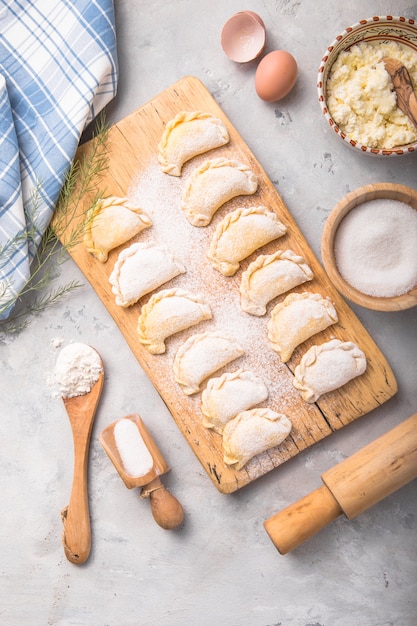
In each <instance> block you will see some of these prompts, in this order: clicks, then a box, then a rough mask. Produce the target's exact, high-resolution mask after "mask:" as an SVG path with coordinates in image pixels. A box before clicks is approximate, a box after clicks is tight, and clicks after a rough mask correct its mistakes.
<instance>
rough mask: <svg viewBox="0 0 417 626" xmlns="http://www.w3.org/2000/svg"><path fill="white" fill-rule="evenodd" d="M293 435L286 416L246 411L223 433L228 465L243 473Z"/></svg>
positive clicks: (234, 419)
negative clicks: (247, 466) (263, 455)
mask: <svg viewBox="0 0 417 626" xmlns="http://www.w3.org/2000/svg"><path fill="white" fill-rule="evenodd" d="M290 432H291V422H290V420H289V419H288V417H287V416H286V415H283V414H282V413H276V412H275V411H272V410H271V409H263V408H257V409H250V410H249V411H242V413H239V414H238V415H236V417H234V418H233V419H232V420H230V422H228V423H227V424H226V426H225V427H224V430H223V450H224V457H223V458H224V462H225V463H227V465H233V466H234V467H235V469H237V470H239V469H242V467H243V466H244V465H246V463H247V462H248V461H250V459H252V458H253V457H254V456H256V455H257V454H260V453H261V452H265V450H269V449H270V448H274V447H275V446H278V445H279V444H280V443H282V442H283V441H284V439H285V438H286V437H288V435H289V433H290Z"/></svg>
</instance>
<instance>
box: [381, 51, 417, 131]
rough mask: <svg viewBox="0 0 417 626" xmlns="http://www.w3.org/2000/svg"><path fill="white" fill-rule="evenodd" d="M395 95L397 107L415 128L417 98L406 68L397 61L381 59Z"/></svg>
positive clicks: (387, 58)
mask: <svg viewBox="0 0 417 626" xmlns="http://www.w3.org/2000/svg"><path fill="white" fill-rule="evenodd" d="M382 61H383V63H384V64H385V69H386V70H387V72H388V74H389V75H390V77H391V80H392V84H393V86H394V89H395V93H396V94H397V105H398V108H400V109H401V111H402V112H403V113H405V114H406V115H408V117H409V118H410V120H411V121H412V122H413V124H414V126H417V98H416V94H415V93H414V89H413V84H412V82H411V78H410V74H409V73H408V70H407V68H406V67H405V65H403V64H402V63H401V62H400V61H397V59H391V58H389V57H386V58H384V59H382Z"/></svg>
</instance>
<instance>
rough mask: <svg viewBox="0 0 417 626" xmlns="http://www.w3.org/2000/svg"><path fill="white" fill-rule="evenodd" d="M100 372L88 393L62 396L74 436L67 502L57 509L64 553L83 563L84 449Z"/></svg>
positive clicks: (86, 535)
mask: <svg viewBox="0 0 417 626" xmlns="http://www.w3.org/2000/svg"><path fill="white" fill-rule="evenodd" d="M103 381H104V372H103V370H102V371H101V372H100V375H99V378H98V380H97V382H96V383H95V384H94V385H93V387H92V388H91V390H90V391H89V392H88V393H85V394H83V395H80V396H74V397H72V398H62V400H63V402H64V405H65V408H66V410H67V413H68V417H69V420H70V423H71V429H72V435H73V439H74V475H73V482H72V490H71V497H70V502H69V504H68V506H66V507H65V508H64V509H62V511H61V518H62V523H63V524H64V531H63V535H62V543H63V544H64V551H65V556H66V557H67V559H68V560H69V561H71V562H72V563H77V564H81V563H84V562H85V561H86V560H87V558H88V556H89V554H90V549H91V528H90V514H89V506H88V484H87V469H88V451H89V445H90V438H91V431H92V427H93V422H94V416H95V413H96V409H97V406H98V402H99V399H100V395H101V390H102V388H103Z"/></svg>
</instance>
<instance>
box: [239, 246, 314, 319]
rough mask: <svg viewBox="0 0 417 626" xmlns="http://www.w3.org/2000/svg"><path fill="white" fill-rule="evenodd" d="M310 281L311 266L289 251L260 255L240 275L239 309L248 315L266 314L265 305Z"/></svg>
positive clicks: (311, 274) (311, 276)
mask: <svg viewBox="0 0 417 626" xmlns="http://www.w3.org/2000/svg"><path fill="white" fill-rule="evenodd" d="M312 278H313V272H312V271H311V269H310V266H309V265H307V263H306V262H305V260H304V259H303V257H301V256H298V255H297V254H295V253H294V252H293V251H292V250H285V252H283V251H282V250H278V251H277V252H275V253H274V254H262V255H260V256H258V257H257V259H255V261H253V262H252V263H251V264H250V265H249V267H248V269H247V270H245V271H244V272H243V273H242V280H241V282H240V304H241V307H242V309H243V310H244V311H246V313H250V314H251V315H265V313H266V305H267V304H268V302H270V301H271V300H273V299H274V298H276V297H277V296H279V295H281V294H283V293H285V292H286V291H289V290H290V289H292V288H293V287H296V286H297V285H301V284H302V283H305V282H306V281H308V280H312Z"/></svg>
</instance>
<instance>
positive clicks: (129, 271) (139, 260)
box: [109, 242, 185, 307]
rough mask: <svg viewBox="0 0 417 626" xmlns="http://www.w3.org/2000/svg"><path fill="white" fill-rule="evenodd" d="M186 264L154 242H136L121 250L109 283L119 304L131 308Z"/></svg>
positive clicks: (183, 268)
mask: <svg viewBox="0 0 417 626" xmlns="http://www.w3.org/2000/svg"><path fill="white" fill-rule="evenodd" d="M184 273H185V267H184V266H183V265H182V263H180V262H179V261H177V259H176V258H175V257H174V256H173V255H172V254H171V252H170V251H169V250H167V249H166V248H164V247H163V246H159V245H156V244H153V243H148V242H147V243H133V244H132V245H131V246H129V247H128V248H126V249H125V250H122V252H121V253H120V254H119V257H118V259H117V261H116V263H115V265H114V268H113V271H112V273H111V274H110V277H109V282H110V284H111V285H112V291H113V293H114V294H115V295H116V304H118V305H119V306H122V307H128V306H131V305H132V304H134V303H135V302H137V301H138V300H139V299H140V298H141V297H142V296H144V295H146V294H147V293H150V292H151V291H153V290H154V289H157V288H158V287H160V286H161V285H163V284H164V283H166V282H168V281H169V280H171V278H174V277H175V276H178V275H179V274H184Z"/></svg>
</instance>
